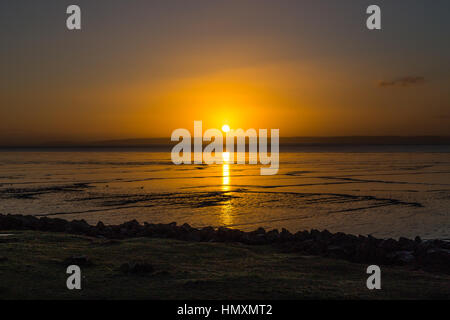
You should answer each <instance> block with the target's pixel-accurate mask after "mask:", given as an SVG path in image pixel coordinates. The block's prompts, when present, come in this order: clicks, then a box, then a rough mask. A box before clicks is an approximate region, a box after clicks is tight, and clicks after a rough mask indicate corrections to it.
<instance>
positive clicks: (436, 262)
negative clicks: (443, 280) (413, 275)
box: [422, 248, 450, 274]
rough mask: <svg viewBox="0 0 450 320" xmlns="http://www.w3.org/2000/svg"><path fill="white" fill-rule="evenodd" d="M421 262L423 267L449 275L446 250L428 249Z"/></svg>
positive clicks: (449, 251) (449, 264)
mask: <svg viewBox="0 0 450 320" xmlns="http://www.w3.org/2000/svg"><path fill="white" fill-rule="evenodd" d="M422 262H423V264H424V265H425V266H429V267H433V269H436V270H439V271H443V272H445V273H447V274H450V250H448V249H440V248H433V249H429V250H428V251H427V253H426V256H425V257H424V258H423V260H422Z"/></svg>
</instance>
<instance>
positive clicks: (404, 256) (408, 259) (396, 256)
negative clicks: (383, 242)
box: [387, 251, 416, 265]
mask: <svg viewBox="0 0 450 320" xmlns="http://www.w3.org/2000/svg"><path fill="white" fill-rule="evenodd" d="M387 258H388V259H389V260H390V261H391V262H392V263H395V264H399V265H409V264H413V263H414V262H415V261H416V258H415V256H414V254H413V252H412V251H395V252H392V253H390V254H388V255H387Z"/></svg>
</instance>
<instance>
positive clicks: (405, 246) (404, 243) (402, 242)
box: [398, 237, 416, 251]
mask: <svg viewBox="0 0 450 320" xmlns="http://www.w3.org/2000/svg"><path fill="white" fill-rule="evenodd" d="M398 245H399V246H400V248H401V249H402V250H403V251H412V250H414V249H415V247H416V243H415V242H414V241H412V240H409V239H406V238H403V237H401V238H400V239H398Z"/></svg>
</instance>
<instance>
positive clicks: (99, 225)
mask: <svg viewBox="0 0 450 320" xmlns="http://www.w3.org/2000/svg"><path fill="white" fill-rule="evenodd" d="M97 229H99V230H100V231H102V230H104V229H105V224H104V223H103V222H101V221H99V222H98V223H97Z"/></svg>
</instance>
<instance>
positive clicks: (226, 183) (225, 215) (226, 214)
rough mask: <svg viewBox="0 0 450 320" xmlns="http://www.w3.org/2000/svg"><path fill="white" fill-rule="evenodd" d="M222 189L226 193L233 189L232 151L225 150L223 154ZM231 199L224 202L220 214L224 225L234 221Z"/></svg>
mask: <svg viewBox="0 0 450 320" xmlns="http://www.w3.org/2000/svg"><path fill="white" fill-rule="evenodd" d="M222 159H223V163H222V191H224V194H227V195H228V194H229V193H228V191H230V190H231V186H230V153H229V152H224V153H223V154H222ZM231 209H232V207H231V199H229V200H226V201H224V202H223V204H222V212H221V214H220V222H221V223H222V224H223V225H226V226H227V225H231V224H232V223H233V216H232V210H231Z"/></svg>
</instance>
